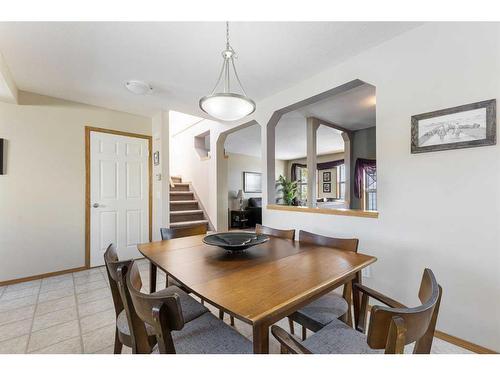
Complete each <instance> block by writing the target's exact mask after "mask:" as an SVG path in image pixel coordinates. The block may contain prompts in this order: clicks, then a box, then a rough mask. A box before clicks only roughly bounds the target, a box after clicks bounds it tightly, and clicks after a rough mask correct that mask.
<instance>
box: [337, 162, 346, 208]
mask: <svg viewBox="0 0 500 375" xmlns="http://www.w3.org/2000/svg"><path fill="white" fill-rule="evenodd" d="M336 168H337V198H338V199H340V200H344V199H345V164H341V165H339V166H337V167H336Z"/></svg>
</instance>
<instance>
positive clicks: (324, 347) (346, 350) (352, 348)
mask: <svg viewBox="0 0 500 375" xmlns="http://www.w3.org/2000/svg"><path fill="white" fill-rule="evenodd" d="M302 345H303V346H304V347H306V348H307V349H309V350H310V351H311V352H312V353H314V354H383V353H384V351H383V350H375V349H371V348H370V347H369V346H368V344H367V342H366V335H364V334H362V333H361V332H359V331H356V330H355V329H352V328H351V327H349V326H348V325H347V324H345V323H344V322H342V321H340V320H338V319H335V320H333V321H332V322H330V323H329V324H328V325H326V326H325V327H324V328H322V329H320V330H319V331H318V332H316V333H315V334H314V335H312V336H311V337H309V338H308V339H307V340H305V341H303V342H302Z"/></svg>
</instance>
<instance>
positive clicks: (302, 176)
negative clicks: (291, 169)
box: [297, 167, 307, 206]
mask: <svg viewBox="0 0 500 375" xmlns="http://www.w3.org/2000/svg"><path fill="white" fill-rule="evenodd" d="M297 195H298V199H299V204H300V205H301V206H302V205H304V204H305V202H307V168H306V167H297Z"/></svg>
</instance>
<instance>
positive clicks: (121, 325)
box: [116, 310, 155, 336]
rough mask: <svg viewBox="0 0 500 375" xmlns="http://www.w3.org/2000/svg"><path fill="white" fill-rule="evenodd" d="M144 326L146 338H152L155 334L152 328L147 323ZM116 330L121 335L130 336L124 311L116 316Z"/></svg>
mask: <svg viewBox="0 0 500 375" xmlns="http://www.w3.org/2000/svg"><path fill="white" fill-rule="evenodd" d="M145 326H146V331H147V333H148V336H154V335H155V332H154V329H153V327H151V326H150V325H149V324H147V323H145ZM116 328H118V331H120V333H121V334H122V335H125V336H130V328H129V327H128V320H127V314H126V313H125V310H123V311H122V312H121V313H120V314H118V317H117V318H116Z"/></svg>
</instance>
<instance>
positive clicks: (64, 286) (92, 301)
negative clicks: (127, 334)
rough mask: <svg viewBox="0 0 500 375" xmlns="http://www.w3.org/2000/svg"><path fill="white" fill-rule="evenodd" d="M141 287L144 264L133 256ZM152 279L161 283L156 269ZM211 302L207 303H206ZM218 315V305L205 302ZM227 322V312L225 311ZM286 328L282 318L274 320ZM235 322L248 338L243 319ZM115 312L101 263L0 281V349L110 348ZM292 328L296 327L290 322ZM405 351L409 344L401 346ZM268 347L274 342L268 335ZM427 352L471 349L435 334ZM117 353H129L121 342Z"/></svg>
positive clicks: (68, 350)
mask: <svg viewBox="0 0 500 375" xmlns="http://www.w3.org/2000/svg"><path fill="white" fill-rule="evenodd" d="M139 269H140V271H141V276H142V279H143V281H144V283H143V284H144V285H143V288H144V290H149V285H148V280H149V277H148V274H149V264H148V262H147V261H146V260H140V261H139ZM157 283H158V284H157V285H159V286H161V285H165V274H163V273H161V272H159V274H158V279H157ZM208 307H209V308H211V306H208ZM211 310H212V311H213V312H214V313H215V314H216V315H218V310H216V309H215V308H211ZM225 320H226V321H227V323H229V317H227V315H226V319H225ZM278 324H279V325H280V326H282V327H283V328H285V329H286V330H288V322H287V321H286V320H282V321H280V322H278ZM235 328H236V329H237V330H238V331H239V332H241V333H242V334H243V335H245V336H246V337H249V338H250V339H251V338H252V330H251V327H250V326H249V325H248V324H245V323H243V322H241V321H238V320H236V324H235ZM114 330H115V313H114V307H113V302H112V299H111V292H110V290H109V286H108V283H107V275H106V270H105V268H104V267H99V268H94V269H90V270H86V271H81V272H75V273H72V274H66V275H61V276H55V277H49V278H45V279H42V280H34V281H28V282H24V283H19V284H13V285H9V286H5V287H0V354H7V353H52V354H56V353H60V354H65V353H107V354H110V353H113V343H114ZM296 332H300V329H299V327H298V326H297V327H296ZM407 349H408V351H411V348H407ZM270 351H271V353H279V345H278V343H277V342H276V340H275V339H274V338H273V337H272V335H270ZM432 351H433V353H454V354H457V353H458V354H460V353H471V352H469V351H467V350H465V349H462V348H460V347H457V346H454V345H452V344H449V343H447V342H445V341H442V340H439V339H435V340H434V344H433V349H432ZM123 353H130V349H129V348H126V347H124V348H123Z"/></svg>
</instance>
